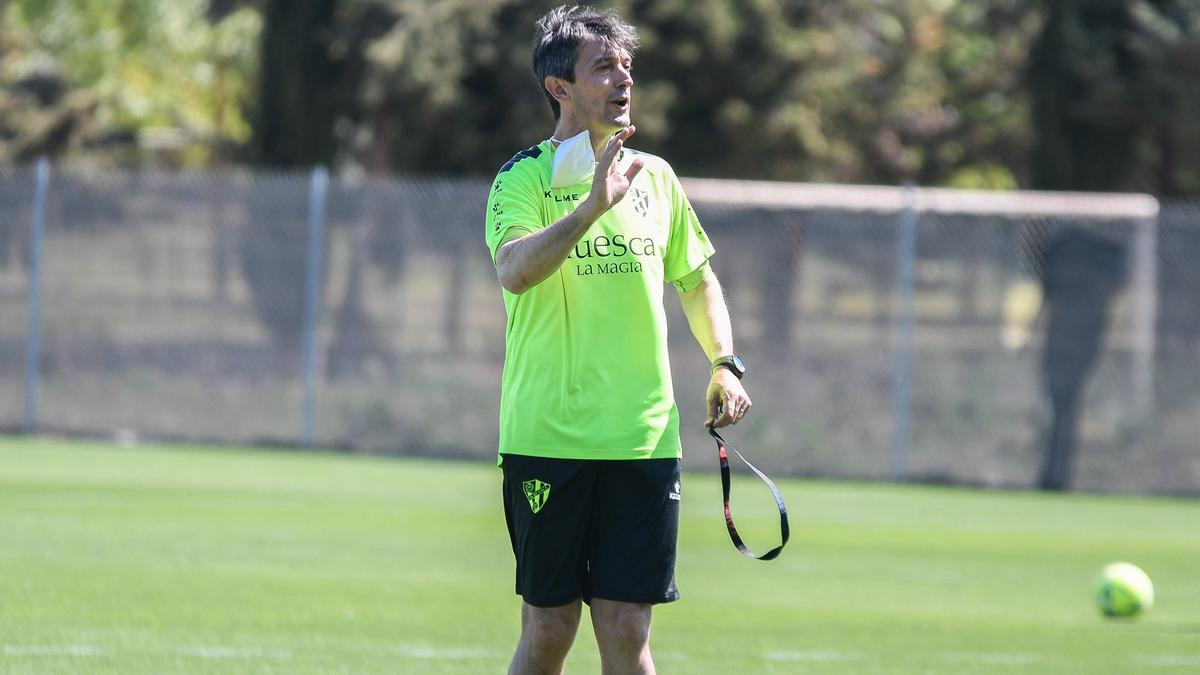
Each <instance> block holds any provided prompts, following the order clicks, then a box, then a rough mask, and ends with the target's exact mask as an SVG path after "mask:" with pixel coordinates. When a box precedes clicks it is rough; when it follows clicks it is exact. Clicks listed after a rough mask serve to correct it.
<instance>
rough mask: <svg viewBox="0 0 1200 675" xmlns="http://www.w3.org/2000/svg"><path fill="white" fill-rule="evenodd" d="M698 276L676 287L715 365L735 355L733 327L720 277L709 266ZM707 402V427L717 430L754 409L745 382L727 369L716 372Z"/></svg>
mask: <svg viewBox="0 0 1200 675" xmlns="http://www.w3.org/2000/svg"><path fill="white" fill-rule="evenodd" d="M694 274H695V275H696V276H697V277H699V278H693V279H683V280H681V282H680V283H677V284H676V286H677V288H678V290H679V301H680V304H682V305H683V313H684V314H685V315H686V316H687V320H688V325H689V326H691V329H692V334H693V335H695V336H696V341H697V342H699V343H700V347H701V348H702V349H704V354H705V356H707V357H708V362H709V363H710V364H711V363H712V362H713V361H715V360H716V359H718V358H720V357H722V356H729V355H731V354H733V353H734V352H733V327H732V325H731V324H730V321H729V308H728V306H726V304H725V294H724V293H723V292H722V290H721V283H720V282H719V281H718V280H717V275H716V274H715V273H713V271H712V269H711V268H710V267H709V266H708V264H707V263H706V264H704V265H703V266H702V267H701V268H700V269H698V270H696V272H694ZM689 276H691V275H689ZM688 282H691V283H688ZM705 402H706V403H707V406H708V419H707V420H705V422H704V425H705V426H709V425H712V426H715V427H723V426H727V425H730V424H737V423H738V421H739V420H741V419H742V418H743V417H745V416H746V413H747V412H749V410H750V405H751V404H750V397H749V396H748V395H747V394H746V390H745V388H744V387H742V382H741V380H739V379H738V378H737V376H736V375H734V374H733V372H732V371H730V370H729V369H728V368H724V367H722V368H715V369H713V371H712V376H711V378H710V379H709V382H708V391H707V392H706V393H705Z"/></svg>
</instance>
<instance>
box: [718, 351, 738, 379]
mask: <svg viewBox="0 0 1200 675" xmlns="http://www.w3.org/2000/svg"><path fill="white" fill-rule="evenodd" d="M717 368H728V369H729V372H731V373H733V375H734V377H736V378H737V379H739V380H740V379H742V377H743V376H744V375H745V374H746V364H745V363H742V359H741V357H740V356H738V355H737V354H730V355H729V356H722V357H719V358H717V359H715V360H714V361H713V362H712V370H713V372H716V370H717Z"/></svg>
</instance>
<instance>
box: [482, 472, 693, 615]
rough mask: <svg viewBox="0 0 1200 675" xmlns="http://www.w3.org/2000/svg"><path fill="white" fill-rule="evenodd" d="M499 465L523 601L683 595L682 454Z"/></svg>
mask: <svg viewBox="0 0 1200 675" xmlns="http://www.w3.org/2000/svg"><path fill="white" fill-rule="evenodd" d="M502 466H503V470H504V517H505V520H506V521H508V536H509V539H510V540H511V541H512V547H513V554H514V555H515V556H516V558H517V595H520V596H522V597H523V598H525V602H527V603H529V604H531V605H533V606H535V607H557V606H559V605H565V604H567V603H569V602H571V601H573V600H575V599H576V598H583V599H584V601H585V602H590V601H591V599H592V598H593V597H595V598H602V599H604V600H618V601H621V602H638V603H652V604H653V603H661V602H671V601H672V600H677V599H678V598H679V591H678V589H676V588H675V543H676V539H677V538H678V535H679V460H678V459H637V460H581V459H553V458H547V457H529V456H526V455H504V458H503V464H502Z"/></svg>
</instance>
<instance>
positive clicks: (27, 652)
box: [4, 645, 104, 656]
mask: <svg viewBox="0 0 1200 675" xmlns="http://www.w3.org/2000/svg"><path fill="white" fill-rule="evenodd" d="M4 655H5V656H103V655H104V652H103V651H101V650H100V649H98V648H96V647H89V646H87V645H4Z"/></svg>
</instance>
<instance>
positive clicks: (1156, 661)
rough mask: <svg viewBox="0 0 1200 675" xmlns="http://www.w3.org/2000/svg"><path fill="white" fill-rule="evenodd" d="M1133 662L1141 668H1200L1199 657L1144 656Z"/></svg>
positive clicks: (1176, 655) (1173, 655)
mask: <svg viewBox="0 0 1200 675" xmlns="http://www.w3.org/2000/svg"><path fill="white" fill-rule="evenodd" d="M1134 661H1135V662H1136V663H1139V664H1141V665H1143V666H1168V667H1170V666H1200V656H1182V655H1178V654H1164V655H1162V656H1144V657H1142V658H1140V659H1134Z"/></svg>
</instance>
